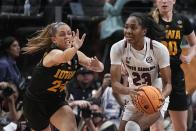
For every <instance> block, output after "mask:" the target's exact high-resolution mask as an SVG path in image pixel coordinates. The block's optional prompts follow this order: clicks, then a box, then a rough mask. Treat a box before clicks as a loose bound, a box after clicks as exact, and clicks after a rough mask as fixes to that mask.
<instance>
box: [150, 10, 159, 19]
mask: <svg viewBox="0 0 196 131" xmlns="http://www.w3.org/2000/svg"><path fill="white" fill-rule="evenodd" d="M150 15H151V16H152V18H153V19H154V21H155V22H156V23H159V15H160V13H159V10H158V8H153V9H152V11H151V12H150Z"/></svg>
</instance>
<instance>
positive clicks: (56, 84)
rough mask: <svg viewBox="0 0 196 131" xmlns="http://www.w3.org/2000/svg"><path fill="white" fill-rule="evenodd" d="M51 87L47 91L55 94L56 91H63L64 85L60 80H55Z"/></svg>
mask: <svg viewBox="0 0 196 131" xmlns="http://www.w3.org/2000/svg"><path fill="white" fill-rule="evenodd" d="M52 85H53V86H52V87H50V88H48V91H52V92H57V91H60V92H61V91H63V90H64V89H65V84H64V83H62V81H61V80H55V81H53V82H52Z"/></svg>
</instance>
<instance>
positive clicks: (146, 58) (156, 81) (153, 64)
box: [110, 13, 172, 131]
mask: <svg viewBox="0 0 196 131" xmlns="http://www.w3.org/2000/svg"><path fill="white" fill-rule="evenodd" d="M161 35H162V30H161V29H160V28H159V26H158V25H157V24H156V23H155V22H154V21H153V20H152V19H151V18H149V17H147V15H145V14H142V13H133V14H131V15H130V16H129V18H128V19H127V21H126V23H125V26H124V39H123V40H121V41H119V42H117V43H115V44H114V45H113V46H112V48H111V52H110V57H111V70H110V71H111V77H112V88H113V90H114V92H116V93H119V94H125V95H130V96H134V95H136V94H137V93H136V90H137V87H138V86H141V85H153V86H156V87H158V88H160V89H162V83H161V82H162V81H161V79H160V78H159V72H160V76H161V78H162V80H163V89H162V95H163V97H164V98H166V97H167V96H168V95H169V94H170V92H171V88H172V87H171V71H170V64H169V52H168V50H167V48H166V47H164V46H163V45H162V44H161V43H159V42H158V41H155V40H158V38H160V36H161ZM146 36H148V37H149V38H148V37H146ZM150 38H151V39H150ZM121 64H124V66H125V68H126V70H127V72H128V74H129V78H128V81H129V87H126V86H123V85H122V84H121V83H120V78H121ZM131 99H132V98H131ZM129 100H130V99H129ZM166 109H167V107H166V108H165V109H163V110H166ZM160 116H161V113H160V112H157V113H154V114H151V115H147V114H143V113H141V112H138V111H137V109H136V108H135V107H134V106H133V104H132V102H131V101H129V103H128V104H127V105H126V106H125V111H124V114H123V117H122V120H121V122H120V127H119V131H124V130H125V125H126V123H127V121H133V122H132V123H131V124H133V125H134V126H133V129H132V130H134V131H136V128H135V126H136V127H138V128H137V129H138V130H143V129H144V128H146V127H149V126H150V125H152V124H153V123H154V122H155V121H156V120H158V119H159V118H160ZM129 123H130V122H129ZM137 124H138V125H137ZM129 130H131V129H129Z"/></svg>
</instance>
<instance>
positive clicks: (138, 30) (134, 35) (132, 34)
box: [124, 16, 145, 44]
mask: <svg viewBox="0 0 196 131" xmlns="http://www.w3.org/2000/svg"><path fill="white" fill-rule="evenodd" d="M144 32H145V29H144V28H142V26H141V25H140V24H139V22H138V18H136V17H135V16H130V17H129V18H128V19H127V21H126V23H125V26H124V37H125V39H126V40H127V42H128V43H131V44H138V43H139V41H140V40H142V38H144V34H145V33H144Z"/></svg>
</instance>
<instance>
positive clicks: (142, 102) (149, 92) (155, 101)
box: [133, 86, 163, 114]
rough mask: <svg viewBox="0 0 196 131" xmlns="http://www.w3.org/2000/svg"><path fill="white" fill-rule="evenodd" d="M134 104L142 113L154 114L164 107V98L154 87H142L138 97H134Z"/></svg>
mask: <svg viewBox="0 0 196 131" xmlns="http://www.w3.org/2000/svg"><path fill="white" fill-rule="evenodd" d="M133 104H134V105H135V107H136V108H137V109H138V110H139V111H140V112H143V113H146V114H153V113H155V112H158V111H159V110H160V108H161V106H162V105H163V97H162V95H161V93H160V91H159V89H157V88H155V87H153V86H142V87H140V88H139V90H138V95H136V96H135V97H134V100H133Z"/></svg>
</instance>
